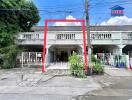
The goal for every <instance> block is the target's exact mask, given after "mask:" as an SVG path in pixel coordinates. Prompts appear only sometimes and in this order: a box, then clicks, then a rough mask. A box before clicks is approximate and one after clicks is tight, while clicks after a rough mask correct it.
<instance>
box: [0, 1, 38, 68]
mask: <svg viewBox="0 0 132 100" xmlns="http://www.w3.org/2000/svg"><path fill="white" fill-rule="evenodd" d="M39 19H40V17H39V13H38V10H37V7H36V6H35V5H34V3H33V2H31V1H27V0H0V59H2V60H0V64H3V65H4V66H5V65H10V66H11V65H13V64H11V63H12V62H13V61H12V59H13V60H14V57H15V56H16V53H17V52H18V51H19V49H18V46H17V44H16V42H15V41H16V36H17V34H18V33H19V32H20V31H30V29H31V27H32V26H33V25H36V23H37V22H38V21H39ZM1 55H2V56H1Z"/></svg>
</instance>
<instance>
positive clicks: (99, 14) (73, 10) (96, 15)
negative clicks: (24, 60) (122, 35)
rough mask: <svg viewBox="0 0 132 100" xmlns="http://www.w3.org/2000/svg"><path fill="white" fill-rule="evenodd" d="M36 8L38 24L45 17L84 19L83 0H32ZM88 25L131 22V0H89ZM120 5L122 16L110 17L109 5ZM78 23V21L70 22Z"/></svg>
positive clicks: (42, 22)
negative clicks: (123, 12) (38, 17)
mask: <svg viewBox="0 0 132 100" xmlns="http://www.w3.org/2000/svg"><path fill="white" fill-rule="evenodd" d="M32 1H33V2H34V3H35V5H36V6H37V8H38V9H39V14H40V17H41V20H40V21H39V23H38V25H39V26H43V25H44V20H45V19H85V0H32ZM89 1H90V3H89V5H90V7H89V15H90V25H116V24H119V25H122V24H127V25H129V24H132V0H89ZM115 5H120V6H122V7H124V8H125V10H124V11H125V14H124V16H122V17H111V9H110V8H111V7H113V6H115ZM51 25H62V26H64V25H71V24H66V23H52V24H51ZM72 25H80V23H72Z"/></svg>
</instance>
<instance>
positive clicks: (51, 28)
mask: <svg viewBox="0 0 132 100" xmlns="http://www.w3.org/2000/svg"><path fill="white" fill-rule="evenodd" d="M32 30H33V31H43V30H44V26H35V27H32ZM81 30H82V27H81V26H49V27H48V31H81ZM90 31H132V25H121V26H90Z"/></svg>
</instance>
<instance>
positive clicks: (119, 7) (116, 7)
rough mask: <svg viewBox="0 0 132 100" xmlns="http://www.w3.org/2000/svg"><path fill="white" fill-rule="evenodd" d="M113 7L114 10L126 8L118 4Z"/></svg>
mask: <svg viewBox="0 0 132 100" xmlns="http://www.w3.org/2000/svg"><path fill="white" fill-rule="evenodd" d="M111 9H112V10H124V8H123V7H121V6H118V5H116V6H114V7H112V8H111Z"/></svg>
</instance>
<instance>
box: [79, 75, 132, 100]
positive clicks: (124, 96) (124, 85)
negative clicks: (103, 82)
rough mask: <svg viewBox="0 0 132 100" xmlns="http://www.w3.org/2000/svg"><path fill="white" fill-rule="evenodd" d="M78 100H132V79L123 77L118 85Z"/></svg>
mask: <svg viewBox="0 0 132 100" xmlns="http://www.w3.org/2000/svg"><path fill="white" fill-rule="evenodd" d="M76 100H132V77H121V81H120V82H118V83H117V84H114V85H111V86H109V87H106V88H103V89H100V90H97V91H92V92H89V93H87V94H85V95H82V96H78V97H76Z"/></svg>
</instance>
